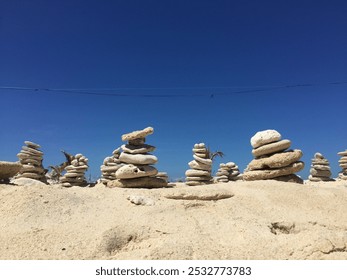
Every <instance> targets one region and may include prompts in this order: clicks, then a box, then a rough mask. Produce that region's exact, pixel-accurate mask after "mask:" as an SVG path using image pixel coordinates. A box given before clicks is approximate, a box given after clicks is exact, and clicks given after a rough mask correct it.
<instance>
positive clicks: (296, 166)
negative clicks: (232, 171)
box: [243, 161, 305, 181]
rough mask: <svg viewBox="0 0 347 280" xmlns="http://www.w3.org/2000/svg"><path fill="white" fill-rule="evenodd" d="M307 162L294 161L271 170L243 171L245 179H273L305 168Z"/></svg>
mask: <svg viewBox="0 0 347 280" xmlns="http://www.w3.org/2000/svg"><path fill="white" fill-rule="evenodd" d="M304 166H305V164H304V163H303V162H301V161H299V162H295V163H292V164H291V165H289V166H286V167H283V168H280V169H269V170H250V171H245V172H244V173H243V180H245V181H254V180H266V179H273V178H276V177H280V176H285V175H290V174H294V173H296V172H299V171H301V170H302V169H304Z"/></svg>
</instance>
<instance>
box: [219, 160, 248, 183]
mask: <svg viewBox="0 0 347 280" xmlns="http://www.w3.org/2000/svg"><path fill="white" fill-rule="evenodd" d="M241 179H242V175H241V174H240V170H239V167H238V166H237V165H236V164H235V163H234V162H227V163H221V164H220V165H219V169H218V171H217V173H216V177H215V180H216V181H217V182H222V183H227V182H229V181H237V180H241Z"/></svg>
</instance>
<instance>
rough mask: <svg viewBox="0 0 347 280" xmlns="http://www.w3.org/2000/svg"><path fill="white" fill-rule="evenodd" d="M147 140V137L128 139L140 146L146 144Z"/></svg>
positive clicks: (130, 142)
mask: <svg viewBox="0 0 347 280" xmlns="http://www.w3.org/2000/svg"><path fill="white" fill-rule="evenodd" d="M145 142H146V138H137V139H133V140H129V141H128V143H129V145H133V146H140V145H143V144H145Z"/></svg>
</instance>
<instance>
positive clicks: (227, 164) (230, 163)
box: [225, 161, 237, 168]
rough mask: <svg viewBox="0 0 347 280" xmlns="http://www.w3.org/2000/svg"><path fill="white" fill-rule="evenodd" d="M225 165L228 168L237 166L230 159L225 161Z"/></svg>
mask: <svg viewBox="0 0 347 280" xmlns="http://www.w3.org/2000/svg"><path fill="white" fill-rule="evenodd" d="M225 165H226V166H227V167H230V168H235V167H237V165H236V163H235V162H232V161H230V162H227V163H226V164H225Z"/></svg>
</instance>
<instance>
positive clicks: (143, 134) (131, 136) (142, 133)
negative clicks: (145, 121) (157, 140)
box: [122, 126, 154, 141]
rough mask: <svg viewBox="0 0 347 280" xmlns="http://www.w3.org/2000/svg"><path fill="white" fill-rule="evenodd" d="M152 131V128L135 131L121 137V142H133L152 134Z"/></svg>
mask: <svg viewBox="0 0 347 280" xmlns="http://www.w3.org/2000/svg"><path fill="white" fill-rule="evenodd" d="M153 132H154V129H153V127H150V126H149V127H146V128H144V129H142V130H136V131H133V132H130V133H127V134H123V135H122V141H129V140H134V139H138V138H145V137H146V136H147V135H150V134H153Z"/></svg>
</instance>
